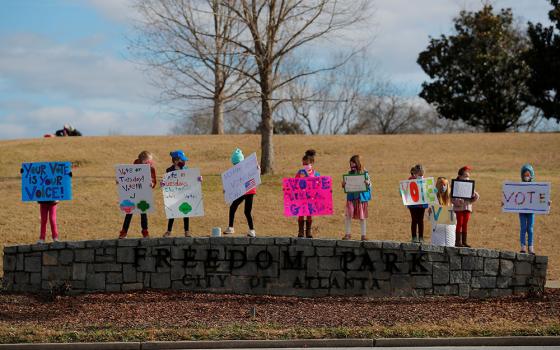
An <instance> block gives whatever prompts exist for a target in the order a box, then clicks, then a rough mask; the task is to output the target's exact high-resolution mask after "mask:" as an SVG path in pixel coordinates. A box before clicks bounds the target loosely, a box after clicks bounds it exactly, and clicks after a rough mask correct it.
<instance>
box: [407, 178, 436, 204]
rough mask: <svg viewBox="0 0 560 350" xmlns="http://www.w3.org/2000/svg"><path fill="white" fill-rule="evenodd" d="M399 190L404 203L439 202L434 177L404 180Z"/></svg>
mask: <svg viewBox="0 0 560 350" xmlns="http://www.w3.org/2000/svg"><path fill="white" fill-rule="evenodd" d="M399 192H400V193H401V198H402V201H403V204H404V205H423V204H433V203H437V196H436V194H437V189H436V186H435V183H434V178H433V177H427V178H424V179H412V180H403V181H401V182H400V184H399Z"/></svg>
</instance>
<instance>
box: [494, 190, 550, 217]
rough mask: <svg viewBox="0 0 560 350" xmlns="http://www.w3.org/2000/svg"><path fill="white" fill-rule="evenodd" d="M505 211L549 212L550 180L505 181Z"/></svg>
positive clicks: (503, 207) (503, 200) (503, 198)
mask: <svg viewBox="0 0 560 350" xmlns="http://www.w3.org/2000/svg"><path fill="white" fill-rule="evenodd" d="M502 211H503V212H504V213H532V214H548V213H549V212H550V182H504V184H503V186H502Z"/></svg>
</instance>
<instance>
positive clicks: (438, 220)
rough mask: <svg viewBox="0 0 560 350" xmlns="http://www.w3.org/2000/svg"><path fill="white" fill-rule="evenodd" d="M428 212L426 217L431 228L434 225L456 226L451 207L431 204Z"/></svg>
mask: <svg viewBox="0 0 560 350" xmlns="http://www.w3.org/2000/svg"><path fill="white" fill-rule="evenodd" d="M429 208H430V210H429V211H428V217H429V219H430V222H431V223H432V227H434V226H435V225H436V224H440V225H456V224H457V218H456V216H455V212H454V211H453V207H451V206H441V205H439V204H431V205H430V207H429Z"/></svg>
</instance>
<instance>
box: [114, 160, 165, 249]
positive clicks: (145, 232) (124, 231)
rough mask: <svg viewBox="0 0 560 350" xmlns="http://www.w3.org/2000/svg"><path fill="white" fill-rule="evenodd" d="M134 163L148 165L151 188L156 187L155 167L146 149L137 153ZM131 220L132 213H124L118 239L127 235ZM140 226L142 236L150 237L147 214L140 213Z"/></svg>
mask: <svg viewBox="0 0 560 350" xmlns="http://www.w3.org/2000/svg"><path fill="white" fill-rule="evenodd" d="M134 164H148V165H149V166H150V173H151V177H152V184H151V186H152V188H154V187H156V168H155V167H154V161H153V156H152V154H151V153H150V152H148V151H142V152H140V154H139V155H138V158H137V159H136V160H134ZM131 220H132V214H126V215H125V217H124V222H123V226H122V230H121V232H120V233H119V239H123V238H126V236H127V235H128V228H129V227H130V221H131ZM140 226H141V227H142V237H144V238H150V234H149V232H148V214H140Z"/></svg>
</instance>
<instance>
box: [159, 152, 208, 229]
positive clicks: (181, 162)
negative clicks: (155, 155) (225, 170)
mask: <svg viewBox="0 0 560 350" xmlns="http://www.w3.org/2000/svg"><path fill="white" fill-rule="evenodd" d="M169 155H170V156H171V162H172V163H173V164H172V165H171V166H170V167H169V168H167V169H166V170H165V172H166V173H170V172H172V171H175V170H183V169H184V168H185V167H186V162H187V161H188V160H189V158H187V156H185V152H183V151H182V150H176V151H173V152H171V153H169ZM198 181H200V182H202V176H199V177H198ZM174 222H175V219H168V220H167V231H165V233H164V234H163V237H169V236H171V231H173V223H174ZM183 228H184V229H185V237H191V234H190V232H189V218H188V217H184V218H183Z"/></svg>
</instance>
